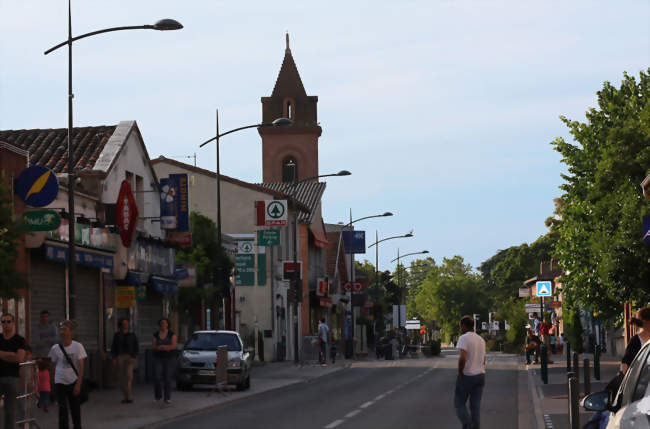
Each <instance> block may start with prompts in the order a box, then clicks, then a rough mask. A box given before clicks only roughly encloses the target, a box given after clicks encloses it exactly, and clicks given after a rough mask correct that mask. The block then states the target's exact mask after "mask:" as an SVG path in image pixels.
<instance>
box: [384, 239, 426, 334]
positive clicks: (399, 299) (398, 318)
mask: <svg viewBox="0 0 650 429" xmlns="http://www.w3.org/2000/svg"><path fill="white" fill-rule="evenodd" d="M427 253H429V251H428V250H422V251H420V252H413V253H407V254H406V255H401V256H400V254H399V249H397V258H395V259H393V260H392V261H390V262H391V263H392V262H395V261H397V288H398V289H399V297H398V302H397V326H398V327H401V326H400V325H401V323H402V317H401V314H400V313H401V306H402V295H403V293H402V282H401V276H400V266H399V260H400V258H406V257H407V256H412V255H424V254H427Z"/></svg>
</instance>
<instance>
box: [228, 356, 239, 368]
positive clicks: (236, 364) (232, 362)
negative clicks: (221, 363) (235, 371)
mask: <svg viewBox="0 0 650 429" xmlns="http://www.w3.org/2000/svg"><path fill="white" fill-rule="evenodd" d="M240 366H241V359H239V358H238V357H237V358H234V359H230V360H229V361H228V367H230V368H239V367H240Z"/></svg>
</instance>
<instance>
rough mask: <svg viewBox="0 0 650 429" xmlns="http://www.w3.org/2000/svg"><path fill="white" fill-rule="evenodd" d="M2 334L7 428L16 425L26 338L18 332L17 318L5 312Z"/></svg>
mask: <svg viewBox="0 0 650 429" xmlns="http://www.w3.org/2000/svg"><path fill="white" fill-rule="evenodd" d="M0 322H2V335H0V395H4V397H5V406H4V408H5V409H4V415H5V419H4V420H5V425H4V427H5V429H14V426H15V425H16V423H15V422H16V393H17V392H18V386H17V384H18V375H19V374H18V369H19V364H20V363H21V362H23V361H24V360H25V339H24V338H23V337H21V336H20V335H18V334H16V326H15V325H16V323H15V318H14V316H13V315H12V314H7V313H5V314H3V315H2V317H1V318H0Z"/></svg>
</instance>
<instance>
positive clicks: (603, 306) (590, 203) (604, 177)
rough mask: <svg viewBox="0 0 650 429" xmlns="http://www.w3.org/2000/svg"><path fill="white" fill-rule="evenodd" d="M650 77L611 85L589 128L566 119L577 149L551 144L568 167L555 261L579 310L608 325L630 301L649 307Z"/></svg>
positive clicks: (588, 115)
mask: <svg viewBox="0 0 650 429" xmlns="http://www.w3.org/2000/svg"><path fill="white" fill-rule="evenodd" d="M649 72H650V69H648V70H647V71H645V72H643V71H642V72H641V73H640V76H639V81H638V82H637V80H636V79H635V78H634V77H631V76H628V75H627V74H624V77H623V81H622V82H621V86H620V88H615V87H614V86H612V85H611V84H610V83H608V82H605V84H604V85H603V89H602V90H601V91H599V92H598V93H597V95H598V107H597V108H591V109H589V111H588V112H587V113H586V119H587V121H586V123H581V122H577V121H571V120H569V119H567V118H565V117H562V118H561V119H562V121H563V122H564V123H565V124H566V125H567V127H568V128H569V129H570V131H571V134H572V136H573V139H574V140H575V143H570V142H566V141H565V140H564V139H562V138H557V139H555V141H554V142H553V143H552V144H553V146H554V149H555V150H556V151H558V152H559V153H560V154H561V155H562V162H563V163H565V164H566V165H567V173H566V174H563V175H562V177H563V179H564V180H565V183H564V184H563V185H562V186H561V187H560V188H561V189H562V191H563V192H564V194H563V195H562V201H563V209H562V219H561V222H560V223H559V225H558V227H557V229H558V232H559V236H560V237H559V240H558V242H557V245H556V246H555V257H556V258H557V259H558V260H559V262H560V265H561V266H562V268H563V269H564V270H565V275H564V277H563V284H564V287H565V291H566V293H568V295H569V296H570V298H572V299H574V300H576V304H580V305H585V306H589V307H590V308H591V309H592V310H595V311H598V312H599V313H600V314H601V315H602V316H603V317H608V316H611V315H613V314H615V313H618V312H620V309H621V304H622V303H623V302H625V301H627V300H628V299H633V300H638V301H640V302H647V301H648V300H650V288H648V285H649V284H650V265H649V264H648V258H649V257H650V248H649V247H648V246H647V245H644V244H643V243H642V242H641V235H642V230H641V216H642V215H643V214H645V213H647V212H648V211H649V206H648V203H647V201H646V200H644V199H643V197H642V195H641V190H640V188H639V184H640V183H641V181H642V180H643V179H644V178H645V177H646V175H647V173H648V170H649V169H650V76H649V74H648V73H649Z"/></svg>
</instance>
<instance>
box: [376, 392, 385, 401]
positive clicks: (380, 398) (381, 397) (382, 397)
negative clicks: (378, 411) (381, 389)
mask: <svg viewBox="0 0 650 429" xmlns="http://www.w3.org/2000/svg"><path fill="white" fill-rule="evenodd" d="M385 396H386V394H385V393H382V394H381V395H379V396H377V397H376V398H375V401H381V400H382V399H384V397H385Z"/></svg>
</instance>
